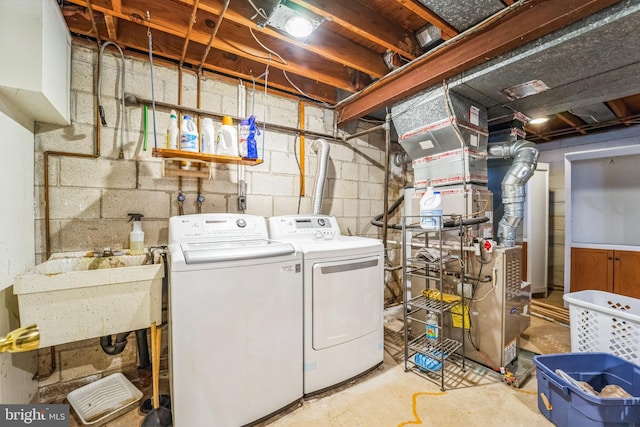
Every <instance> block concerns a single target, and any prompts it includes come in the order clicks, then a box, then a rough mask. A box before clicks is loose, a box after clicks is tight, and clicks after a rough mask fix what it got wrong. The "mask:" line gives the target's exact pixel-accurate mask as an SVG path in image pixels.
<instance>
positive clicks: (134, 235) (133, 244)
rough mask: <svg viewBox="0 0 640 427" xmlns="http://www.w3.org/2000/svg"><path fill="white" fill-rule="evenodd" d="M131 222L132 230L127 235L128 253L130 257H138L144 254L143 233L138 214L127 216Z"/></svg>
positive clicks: (140, 216) (140, 215)
mask: <svg viewBox="0 0 640 427" xmlns="http://www.w3.org/2000/svg"><path fill="white" fill-rule="evenodd" d="M128 215H129V216H130V217H131V218H130V219H129V221H133V230H131V233H129V253H130V254H131V255H140V254H143V253H144V231H142V217H143V216H144V215H142V214H139V213H130V214H128Z"/></svg>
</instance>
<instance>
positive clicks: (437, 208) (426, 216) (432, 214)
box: [420, 187, 442, 231]
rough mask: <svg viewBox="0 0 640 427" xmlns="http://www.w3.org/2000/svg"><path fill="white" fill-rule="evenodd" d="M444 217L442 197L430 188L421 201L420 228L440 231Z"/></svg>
mask: <svg viewBox="0 0 640 427" xmlns="http://www.w3.org/2000/svg"><path fill="white" fill-rule="evenodd" d="M441 217H442V197H441V196H440V192H439V191H433V187H428V188H427V191H425V192H424V195H423V196H422V198H421V199H420V227H421V228H422V229H424V230H430V231H437V230H440V226H441V224H440V219H441Z"/></svg>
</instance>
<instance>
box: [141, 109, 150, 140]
mask: <svg viewBox="0 0 640 427" xmlns="http://www.w3.org/2000/svg"><path fill="white" fill-rule="evenodd" d="M142 116H143V118H142V123H143V126H144V137H143V140H142V141H143V142H142V151H147V139H148V135H147V129H148V127H149V123H148V122H147V104H144V106H143V108H142Z"/></svg>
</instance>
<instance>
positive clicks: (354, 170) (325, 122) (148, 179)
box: [35, 42, 404, 401]
mask: <svg viewBox="0 0 640 427" xmlns="http://www.w3.org/2000/svg"><path fill="white" fill-rule="evenodd" d="M71 70H72V74H71V92H72V93H71V100H72V105H71V111H72V124H71V125H70V126H66V127H62V126H55V125H49V124H38V125H37V127H36V155H35V157H36V165H35V193H36V221H35V222H36V262H42V261H43V260H44V259H45V258H46V242H45V239H46V236H45V188H44V170H45V164H44V159H45V156H44V153H45V152H47V151H61V152H70V153H85V154H92V153H93V152H94V141H95V138H96V135H95V132H96V113H95V112H96V108H97V107H96V104H97V101H96V96H95V94H96V88H97V73H98V51H97V49H96V48H95V46H90V45H86V44H82V43H77V42H74V46H73V49H72V66H71ZM125 70H126V82H125V92H126V93H131V94H134V95H136V96H137V97H139V98H146V99H151V97H152V93H151V92H152V91H151V89H152V88H151V81H150V66H149V63H148V61H145V60H144V59H143V58H131V57H127V58H126V61H125ZM121 72H122V69H121V66H120V59H119V56H116V55H114V54H112V53H109V51H108V49H107V50H106V51H105V55H104V57H103V62H102V84H101V97H102V105H103V106H104V109H105V115H106V120H107V126H104V127H102V128H101V130H100V142H101V145H100V156H99V157H98V158H96V159H92V158H77V157H72V156H64V155H50V156H49V157H48V158H49V161H48V171H49V172H48V178H49V199H48V201H49V209H50V221H49V226H50V241H49V243H50V247H51V252H52V253H57V252H69V251H92V250H93V249H94V248H95V247H100V246H113V245H114V244H121V245H122V246H123V247H124V248H128V246H129V241H128V240H129V232H130V231H131V224H130V223H128V222H127V220H128V217H127V213H129V212H137V213H141V214H143V215H144V219H143V229H144V232H145V244H146V245H147V246H150V245H158V244H166V243H167V238H168V219H169V217H171V216H173V215H178V213H179V211H178V202H177V195H178V178H175V177H163V174H162V160H161V159H158V158H154V157H152V151H151V148H152V147H153V145H154V137H153V132H152V130H153V124H152V112H151V109H149V113H148V118H149V133H148V137H149V140H148V148H147V150H146V151H145V150H143V116H142V112H143V108H142V106H132V107H126V108H125V110H124V114H123V112H122V111H121V107H120V101H119V98H120V77H121ZM153 75H154V88H153V89H154V93H155V98H156V100H157V101H163V102H169V103H176V104H177V103H178V92H179V88H178V69H177V67H176V66H172V65H171V64H160V63H154V69H153ZM182 81H183V88H182V105H185V106H190V107H196V106H197V103H196V102H197V78H196V75H195V74H193V73H191V72H188V71H184V72H183V77H182ZM251 86H252V85H251V84H248V85H247V88H248V90H247V107H248V109H249V111H248V113H250V112H251V108H252V105H255V114H256V115H257V117H258V119H259V120H263V119H264V118H265V116H264V112H265V103H266V121H267V122H268V123H274V124H279V125H285V126H290V127H297V126H298V101H297V100H296V99H293V98H287V97H281V96H276V95H272V94H268V95H267V96H266V99H265V95H264V92H263V91H258V92H257V93H255V94H254V93H253V89H252V87H251ZM237 92H238V88H237V84H236V82H233V81H230V80H222V79H220V78H218V77H216V76H212V75H205V76H204V77H203V80H202V81H201V108H202V109H205V110H207V111H211V112H215V113H219V114H229V115H234V116H236V115H237V105H238V101H237ZM254 95H255V100H254ZM254 102H255V104H254ZM304 120H305V129H307V130H311V131H316V132H321V133H325V134H333V132H334V129H333V124H334V111H333V110H331V109H327V108H322V107H319V106H317V105H315V104H312V103H306V104H305V118H304ZM214 122H215V123H216V128H217V126H219V125H220V123H219V122H218V121H216V119H214ZM168 124H169V111H166V110H161V109H157V111H156V129H157V144H158V146H159V147H164V142H165V133H166V128H167V126H168ZM121 125H124V129H125V138H124V141H123V142H124V143H123V152H124V159H119V158H118V154H119V150H120V143H121V140H120V126H121ZM371 126H373V124H370V123H364V122H362V123H361V125H360V126H359V127H358V129H357V131H360V130H363V129H365V128H366V127H371ZM354 132H355V131H354ZM261 141H262V137H260V142H261ZM329 142H330V165H329V169H328V182H327V185H326V189H325V200H324V204H323V209H322V213H325V214H331V215H335V216H336V217H337V219H338V222H339V224H340V226H341V229H342V232H343V233H345V234H353V235H359V236H366V237H373V238H380V237H381V235H380V231H381V230H380V229H379V228H377V227H375V226H372V225H371V224H370V220H371V218H372V217H373V216H374V215H376V214H380V213H382V209H383V190H384V189H383V185H384V170H383V166H382V165H383V164H384V134H383V133H380V132H378V133H371V134H368V135H365V136H363V137H361V138H358V139H355V140H351V141H349V142H348V143H339V142H333V141H329ZM311 145H312V140H311V139H310V138H307V141H306V153H305V154H306V156H305V159H306V165H305V167H306V169H305V170H306V176H305V181H306V195H305V197H303V198H302V199H301V200H300V210H299V212H300V213H310V212H311V207H312V195H313V185H314V184H315V173H316V165H317V159H318V156H317V154H316V153H315V152H314V151H313V150H312V149H311ZM297 147H298V140H297V138H296V137H294V136H292V135H290V134H284V133H278V132H275V131H272V130H269V129H267V131H266V135H265V150H264V158H263V160H264V163H262V164H260V165H258V166H250V167H246V175H245V176H246V183H247V210H246V213H249V214H256V215H262V216H265V217H268V216H272V215H280V214H292V213H296V212H298V194H299V188H300V187H299V170H298V165H297V163H296V153H298V148H297ZM258 148H259V151H260V155H261V157H262V146H261V143H260V144H259V146H258ZM237 176H238V169H237V166H235V165H222V164H218V165H216V166H215V170H214V172H213V178H212V179H208V180H203V182H202V194H203V195H204V196H205V198H206V199H205V202H204V204H203V205H202V212H203V213H208V212H238V210H237ZM403 185H404V179H403V178H402V177H400V178H398V179H395V180H394V181H393V182H392V185H391V192H390V195H389V198H390V200H392V201H393V200H395V198H396V197H397V196H398V194H399V192H400V189H401V188H402V186H403ZM182 191H183V193H184V194H185V196H186V201H185V203H184V213H185V214H191V213H196V208H197V202H196V198H197V195H198V191H197V180H196V179H187V178H185V179H183V180H182ZM390 236H391V237H390V238H392V239H393V233H391V234H390ZM398 239H399V234H398ZM394 262H399V260H396V261H394ZM396 276H397V275H394V274H389V275H388V279H389V280H392V281H394V280H397V277H396ZM391 286H395V287H397V286H398V284H397V283H395V284H394V283H392V284H391ZM130 344H131V345H130V346H128V347H127V350H126V351H125V353H123V354H121V355H119V356H108V355H106V354H104V353H103V352H102V350H101V349H100V347H99V343H98V339H92V340H87V341H86V342H81V343H73V344H68V345H62V346H58V347H56V350H55V357H56V364H57V367H58V368H57V369H56V371H55V372H54V373H53V375H52V376H51V377H50V378H48V379H46V380H43V381H41V392H42V397H41V399H42V400H45V401H46V400H49V401H50V400H53V398H54V396H56V395H60V393H64V392H65V390H68V389H69V388H75V387H77V386H78V385H81V383H83V382H87V381H92V380H93V379H95V376H96V375H97V376H100V375H103V374H107V373H110V372H113V371H118V370H126V369H134V368H135V365H136V353H135V337H134V334H131V337H130ZM39 359H40V373H41V374H46V373H48V372H49V368H50V360H51V358H50V353H49V349H44V350H41V351H40V357H39Z"/></svg>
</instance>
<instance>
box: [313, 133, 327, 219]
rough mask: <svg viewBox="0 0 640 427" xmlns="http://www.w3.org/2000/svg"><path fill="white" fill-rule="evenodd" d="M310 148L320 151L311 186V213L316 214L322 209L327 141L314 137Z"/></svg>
mask: <svg viewBox="0 0 640 427" xmlns="http://www.w3.org/2000/svg"><path fill="white" fill-rule="evenodd" d="M311 148H312V149H313V151H314V152H315V153H316V154H317V153H318V152H320V155H319V156H320V158H319V159H318V166H317V168H316V185H315V186H314V187H313V214H314V215H317V214H319V213H320V210H321V209H322V199H323V195H324V184H325V182H326V179H327V168H328V167H329V143H328V142H327V141H325V140H324V139H316V140H315V141H314V142H313V144H311Z"/></svg>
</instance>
